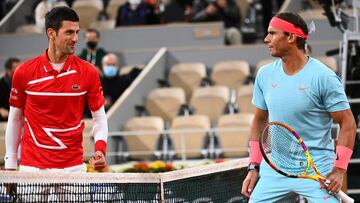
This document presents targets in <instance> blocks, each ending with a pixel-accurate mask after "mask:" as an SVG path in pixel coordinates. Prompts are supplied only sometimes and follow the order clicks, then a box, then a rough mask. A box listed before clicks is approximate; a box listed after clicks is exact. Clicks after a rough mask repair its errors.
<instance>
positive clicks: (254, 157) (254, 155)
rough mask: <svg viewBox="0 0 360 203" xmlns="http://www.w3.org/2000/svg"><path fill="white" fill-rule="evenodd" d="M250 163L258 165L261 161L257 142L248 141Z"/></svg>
mask: <svg viewBox="0 0 360 203" xmlns="http://www.w3.org/2000/svg"><path fill="white" fill-rule="evenodd" d="M249 146H250V163H257V164H260V163H261V160H262V155H261V152H260V146H259V141H250V142H249Z"/></svg>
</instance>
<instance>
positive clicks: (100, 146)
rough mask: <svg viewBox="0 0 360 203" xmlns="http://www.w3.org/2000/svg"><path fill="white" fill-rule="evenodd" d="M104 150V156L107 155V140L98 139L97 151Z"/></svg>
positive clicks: (96, 143)
mask: <svg viewBox="0 0 360 203" xmlns="http://www.w3.org/2000/svg"><path fill="white" fill-rule="evenodd" d="M96 151H102V152H103V154H104V156H106V142H105V141H104V140H98V141H96V142H95V152H96Z"/></svg>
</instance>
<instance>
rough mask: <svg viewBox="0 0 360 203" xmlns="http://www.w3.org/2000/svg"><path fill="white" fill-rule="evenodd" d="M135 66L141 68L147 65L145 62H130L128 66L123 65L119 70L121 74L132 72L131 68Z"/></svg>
mask: <svg viewBox="0 0 360 203" xmlns="http://www.w3.org/2000/svg"><path fill="white" fill-rule="evenodd" d="M135 67H138V68H140V69H143V68H144V67H145V65H144V64H130V65H126V66H122V67H121V68H120V71H119V75H126V74H128V73H130V72H131V70H132V69H133V68H135Z"/></svg>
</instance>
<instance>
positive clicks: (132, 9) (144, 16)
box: [116, 0, 160, 26]
mask: <svg viewBox="0 0 360 203" xmlns="http://www.w3.org/2000/svg"><path fill="white" fill-rule="evenodd" d="M159 23H160V20H159V16H158V15H157V14H155V12H154V8H153V7H152V6H151V5H150V4H149V3H147V2H145V1H142V0H128V1H127V2H126V3H125V4H124V5H122V6H120V7H119V10H118V13H117V17H116V26H130V25H149V24H159Z"/></svg>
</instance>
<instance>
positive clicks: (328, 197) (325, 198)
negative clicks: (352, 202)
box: [323, 196, 331, 200]
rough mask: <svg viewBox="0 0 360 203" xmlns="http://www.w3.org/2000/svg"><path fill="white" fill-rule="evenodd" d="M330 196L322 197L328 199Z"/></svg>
mask: <svg viewBox="0 0 360 203" xmlns="http://www.w3.org/2000/svg"><path fill="white" fill-rule="evenodd" d="M330 198H331V196H325V197H323V199H324V200H327V199H330Z"/></svg>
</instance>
